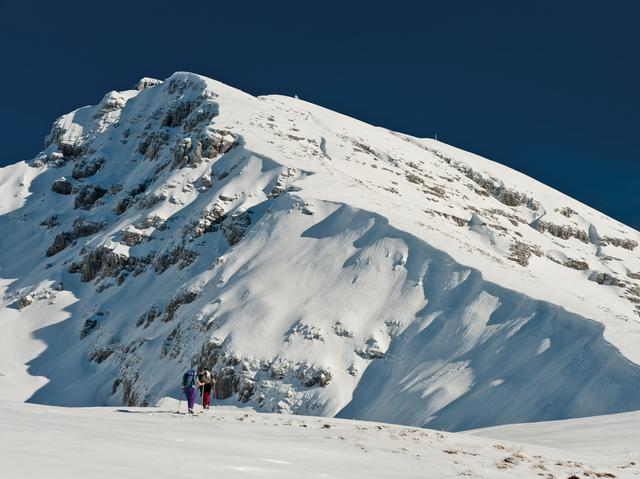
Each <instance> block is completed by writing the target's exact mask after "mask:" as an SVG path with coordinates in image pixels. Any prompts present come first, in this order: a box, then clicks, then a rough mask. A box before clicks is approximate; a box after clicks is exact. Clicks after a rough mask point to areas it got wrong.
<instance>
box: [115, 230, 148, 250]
mask: <svg viewBox="0 0 640 479" xmlns="http://www.w3.org/2000/svg"><path fill="white" fill-rule="evenodd" d="M146 238H147V236H145V235H143V234H142V233H138V232H136V231H132V230H126V231H123V232H122V239H121V241H122V243H124V244H126V245H127V246H137V245H139V244H140V243H142V242H143V241H144V240H145V239H146Z"/></svg>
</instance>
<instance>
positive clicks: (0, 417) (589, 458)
mask: <svg viewBox="0 0 640 479" xmlns="http://www.w3.org/2000/svg"><path fill="white" fill-rule="evenodd" d="M177 406H178V404H177V402H176V401H175V400H163V401H162V402H161V403H160V405H159V407H158V408H93V409H77V408H56V407H50V406H40V405H31V404H21V403H12V402H0V422H1V424H2V428H0V460H1V461H2V472H3V474H4V475H7V474H8V476H7V477H14V476H20V477H50V478H52V479H58V478H65V479H76V478H86V477H91V478H97V479H98V478H105V479H111V478H113V477H133V476H134V475H139V474H141V473H142V471H144V474H145V475H149V476H152V477H158V478H175V477H184V478H187V477H188V478H198V477H211V476H215V477H224V478H248V477H261V478H269V477H273V478H301V477H309V478H344V479H353V478H392V477H402V478H418V477H420V478H434V479H436V478H459V477H473V478H485V479H494V478H513V477H522V478H539V477H557V478H567V477H571V476H572V475H575V476H577V477H614V476H615V477H619V478H631V477H637V475H638V473H639V472H640V468H639V466H638V465H637V464H638V463H637V461H638V452H637V451H638V446H640V443H639V442H638V439H637V437H638V436H637V435H635V436H631V435H630V434H626V433H627V432H628V431H630V430H631V428H632V427H633V428H636V430H637V427H638V421H637V415H634V416H632V417H629V418H628V419H631V420H627V421H626V422H625V427H624V428H623V429H622V430H620V429H619V428H615V430H616V431H618V432H619V433H620V434H621V435H622V437H623V440H620V439H616V438H614V437H613V435H612V434H611V433H612V432H613V431H614V429H611V428H610V425H609V424H608V423H607V422H606V420H605V422H603V423H602V424H601V423H600V419H598V418H596V419H594V420H591V422H590V423H591V424H592V426H593V429H588V428H584V427H577V428H574V426H573V424H572V423H567V424H563V425H560V426H556V425H554V424H550V425H545V424H540V425H539V427H538V429H537V430H538V432H539V433H542V432H543V431H544V430H545V427H548V431H549V434H548V435H547V437H548V438H554V437H555V438H556V442H561V440H562V435H563V434H564V435H565V436H570V435H572V436H574V437H575V436H579V438H580V439H579V440H578V441H577V442H580V441H581V442H582V443H586V442H588V441H590V440H593V441H598V440H602V439H604V438H607V439H608V444H607V450H606V452H604V453H600V452H599V451H595V450H589V451H585V450H583V449H581V448H580V447H578V446H577V445H576V441H574V443H573V444H571V443H570V444H567V445H566V447H563V448H558V447H556V444H554V447H545V446H539V445H529V444H520V443H513V442H510V441H508V440H505V439H502V438H500V439H493V438H490V437H491V436H490V437H475V436H471V435H466V434H461V433H457V434H451V433H442V432H438V431H434V430H428V429H417V428H406V427H402V426H396V425H389V424H382V423H369V422H360V421H347V420H336V419H325V418H315V417H306V416H283V415H277V414H259V413H256V412H254V411H252V410H250V409H238V408H233V407H222V408H213V409H211V410H209V411H207V412H205V413H204V414H197V415H196V416H195V417H189V416H186V415H184V414H183V415H178V414H176V413H175V411H176V409H177ZM181 407H182V411H183V412H184V404H182V406H181ZM527 427H528V426H524V427H523V428H522V435H524V436H526V435H527V430H528V429H527ZM518 430H519V429H518V427H511V433H510V434H511V435H512V436H514V435H515V436H517V431H518ZM481 433H482V431H480V432H479V434H481ZM505 435H506V436H507V437H509V434H506V433H505ZM534 442H535V441H534ZM631 444H633V445H634V447H635V448H636V449H635V451H634V452H629V451H628V450H627V449H628V447H629V446H630V445H631ZM574 446H576V447H574ZM634 462H635V463H636V465H632V463H634ZM540 474H543V475H542V476H541V475H540ZM605 474H610V475H605Z"/></svg>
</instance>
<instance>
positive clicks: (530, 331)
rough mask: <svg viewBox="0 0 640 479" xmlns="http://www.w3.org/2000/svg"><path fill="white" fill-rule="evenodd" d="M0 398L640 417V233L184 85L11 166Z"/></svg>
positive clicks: (104, 111)
mask: <svg viewBox="0 0 640 479" xmlns="http://www.w3.org/2000/svg"><path fill="white" fill-rule="evenodd" d="M0 232H1V233H2V234H1V235H0V295H1V302H0V398H5V399H18V400H29V401H32V402H38V403H45V404H56V405H120V404H123V403H124V404H127V405H146V404H153V403H155V402H156V401H157V400H158V399H159V398H160V397H163V396H166V395H170V394H173V395H175V396H177V392H178V383H179V377H180V375H181V373H182V371H183V370H184V369H185V368H186V367H188V366H190V365H192V364H196V365H200V366H202V365H206V366H208V367H210V368H212V371H213V372H214V375H215V376H216V377H217V378H218V385H219V387H218V394H219V395H220V397H221V398H226V399H227V401H226V402H227V403H231V404H234V403H244V404H248V405H252V406H254V407H256V408H257V409H258V410H261V411H265V412H269V411H279V412H294V413H304V414H314V415H327V416H336V415H337V416H339V417H348V418H358V419H371V420H380V421H387V422H396V423H401V424H407V425H416V426H429V427H436V428H444V429H448V430H459V429H466V428H477V427H484V426H492V425H498V424H505V423H512V422H524V421H538V420H546V419H564V418H572V417H579V416H587V415H596V414H607V413H613V412H622V411H629V410H634V409H640V388H639V387H638V384H640V366H638V364H640V348H639V347H638V346H640V257H639V255H638V251H639V249H638V242H639V241H640V234H639V233H638V232H637V231H635V230H633V229H631V228H629V227H627V226H625V225H623V224H621V223H619V222H617V221H615V220H612V219H610V218H608V217H606V216H604V215H603V214H601V213H599V212H597V211H595V210H593V209H591V208H589V207H587V206H585V205H583V204H581V203H579V202H577V201H575V200H573V199H571V198H569V197H567V196H565V195H563V194H561V193H559V192H557V191H555V190H553V189H551V188H548V187H546V186H545V185H542V184H540V183H538V182H537V181H535V180H533V179H531V178H528V177H526V176H524V175H522V174H520V173H518V172H516V171H513V170H511V169H509V168H507V167H504V166H502V165H499V164H496V163H494V162H491V161H489V160H486V159H484V158H481V157H478V156H476V155H473V154H470V153H467V152H464V151H461V150H458V149H456V148H454V147H451V146H448V145H445V144H443V143H441V142H438V141H434V140H428V139H418V138H414V137H410V136H408V135H403V134H399V133H395V132H391V131H388V130H385V129H382V128H378V127H374V126H371V125H367V124H364V123H362V122H359V121H357V120H354V119H352V118H348V117H345V116H343V115H340V114H338V113H335V112H332V111H328V110H326V109H323V108H321V107H318V106H316V105H312V104H309V103H306V102H304V101H302V100H299V99H293V98H287V97H281V96H263V97H253V96H250V95H247V94H245V93H243V92H241V91H238V90H236V89H233V88H231V87H228V86H226V85H223V84H221V83H218V82H216V81H213V80H210V79H207V78H204V77H201V76H198V75H194V74H190V73H176V74H174V75H172V76H171V77H169V78H168V79H166V80H165V81H163V82H160V81H157V80H153V79H149V78H145V79H143V80H141V81H140V82H139V84H138V85H137V87H136V88H135V89H134V90H128V91H122V92H115V91H114V92H110V93H108V94H107V95H106V96H105V97H104V98H103V99H102V100H101V101H100V102H99V103H98V104H97V105H96V106H88V107H83V108H80V109H78V110H76V111H74V112H72V113H69V114H67V115H64V116H62V117H61V118H59V119H58V120H56V122H55V123H54V125H53V128H52V130H51V133H50V134H49V136H48V137H47V139H46V142H45V149H44V150H43V151H42V152H41V153H40V154H38V155H37V156H36V157H35V158H34V159H33V160H31V161H28V162H21V163H18V164H15V165H11V166H8V167H5V168H2V169H0Z"/></svg>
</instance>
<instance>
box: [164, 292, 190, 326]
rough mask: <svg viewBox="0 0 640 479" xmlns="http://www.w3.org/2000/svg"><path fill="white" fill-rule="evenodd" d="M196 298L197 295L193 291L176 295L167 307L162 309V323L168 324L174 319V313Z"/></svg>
mask: <svg viewBox="0 0 640 479" xmlns="http://www.w3.org/2000/svg"><path fill="white" fill-rule="evenodd" d="M197 298H198V293H196V292H195V291H183V292H181V293H178V295H177V296H175V297H174V298H173V299H172V300H171V301H169V303H168V304H167V306H166V307H165V308H164V315H163V316H162V321H164V322H165V323H166V322H169V321H171V320H173V318H174V317H175V314H176V311H177V310H178V308H179V307H180V306H182V305H183V304H189V303H193V302H194V301H195V300H196V299H197Z"/></svg>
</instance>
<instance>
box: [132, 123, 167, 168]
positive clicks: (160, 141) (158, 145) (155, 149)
mask: <svg viewBox="0 0 640 479" xmlns="http://www.w3.org/2000/svg"><path fill="white" fill-rule="evenodd" d="M168 141H169V134H168V133H167V132H166V131H164V130H161V131H158V132H154V133H151V134H149V135H148V136H146V137H145V138H144V140H142V142H140V144H139V145H138V153H140V154H141V155H143V156H144V157H145V159H147V160H151V161H153V160H155V159H156V158H157V157H158V154H159V153H160V151H161V150H162V148H164V147H165V146H166V145H167V143H168Z"/></svg>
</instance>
